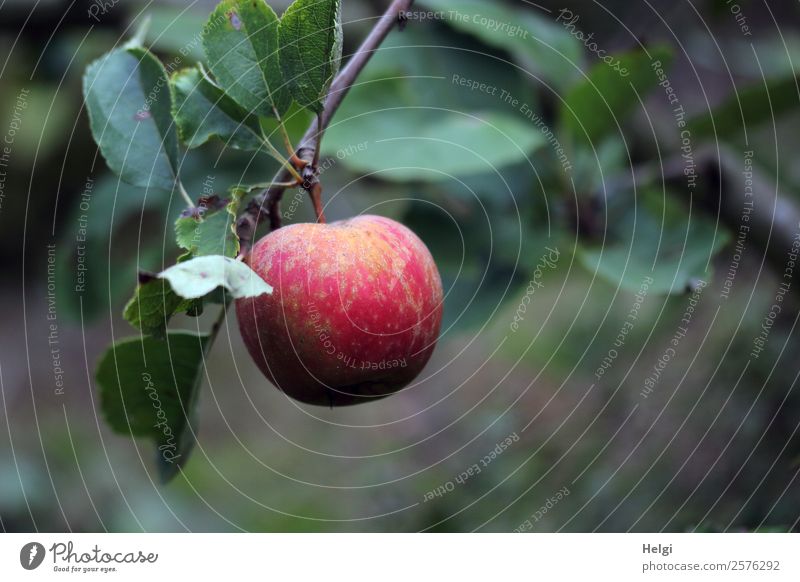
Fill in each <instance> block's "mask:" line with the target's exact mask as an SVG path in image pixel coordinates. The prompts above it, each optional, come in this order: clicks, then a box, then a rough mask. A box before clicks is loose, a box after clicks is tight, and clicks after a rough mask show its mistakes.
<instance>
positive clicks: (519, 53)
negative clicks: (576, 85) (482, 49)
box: [420, 0, 583, 87]
mask: <svg viewBox="0 0 800 582" xmlns="http://www.w3.org/2000/svg"><path fill="white" fill-rule="evenodd" d="M420 3H421V4H422V5H424V6H426V7H427V8H430V9H431V10H434V11H437V12H440V13H443V14H444V15H445V16H446V18H444V21H445V22H446V23H447V24H448V25H449V26H451V27H453V28H454V29H456V30H459V31H461V32H465V33H467V34H470V35H472V36H474V37H476V38H479V39H480V40H481V41H483V42H484V43H486V44H487V45H489V46H493V47H497V48H501V49H504V50H507V51H508V52H509V53H511V55H512V56H513V57H514V58H515V60H516V61H518V62H519V63H520V65H522V67H523V68H524V69H525V70H526V71H530V72H533V73H534V74H540V75H542V76H544V77H545V79H546V80H547V81H548V82H550V83H551V84H555V85H556V86H560V87H563V86H564V85H565V84H567V83H569V82H571V81H572V80H574V79H575V78H576V75H577V74H578V70H577V69H576V68H575V65H580V63H581V62H582V61H583V47H582V46H581V44H580V42H578V39H576V38H575V37H574V36H572V35H571V34H569V32H568V31H567V30H566V29H565V28H564V27H563V26H562V25H560V24H557V23H555V22H553V20H552V17H549V16H547V15H545V14H544V13H541V14H539V13H537V11H536V10H534V9H532V8H528V7H526V9H524V10H516V9H514V8H513V7H511V6H509V5H506V4H503V3H500V2H486V1H485V0H421V2H420Z"/></svg>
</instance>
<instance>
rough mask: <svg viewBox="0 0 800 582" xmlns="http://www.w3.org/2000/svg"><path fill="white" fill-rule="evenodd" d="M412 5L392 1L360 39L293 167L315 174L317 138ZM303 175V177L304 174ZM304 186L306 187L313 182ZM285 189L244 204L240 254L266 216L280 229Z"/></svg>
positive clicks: (285, 177)
mask: <svg viewBox="0 0 800 582" xmlns="http://www.w3.org/2000/svg"><path fill="white" fill-rule="evenodd" d="M413 4H414V0H393V1H392V3H391V4H390V5H389V8H387V9H386V12H384V14H383V16H381V18H380V20H378V22H377V23H376V24H375V27H374V28H373V29H372V30H371V31H370V33H369V35H367V38H365V39H364V42H363V43H361V46H360V47H359V48H358V50H357V51H356V52H355V54H353V56H352V57H351V58H350V60H349V61H348V62H347V65H345V67H344V68H343V69H342V70H341V71H340V72H339V74H338V75H337V76H336V78H335V79H334V80H333V83H332V84H331V89H330V91H329V93H328V98H327V99H326V101H325V107H324V109H323V111H322V114H321V115H319V116H317V117H316V118H315V119H314V121H313V122H312V123H311V125H310V126H309V128H308V130H306V133H305V135H304V136H303V138H302V139H301V140H300V146H299V147H298V148H297V150H296V157H297V160H295V159H292V161H293V162H297V163H295V166H298V167H302V166H303V165H312V167H311V168H310V169H311V170H312V171H313V172H315V173H316V170H317V168H316V166H315V165H314V161H315V160H319V153H318V150H319V146H318V141H319V136H320V135H321V134H322V132H324V131H325V128H326V127H327V126H328V125H329V124H330V122H331V119H333V116H334V114H335V113H336V111H337V110H338V109H339V106H340V105H341V104H342V101H343V100H344V98H345V96H346V95H347V93H348V91H349V90H350V88H351V87H352V86H353V84H354V83H355V82H356V79H357V78H358V76H359V74H361V71H363V70H364V67H365V66H366V64H367V63H368V62H369V60H370V58H371V57H372V55H373V54H374V53H375V51H377V50H378V48H379V47H380V45H381V43H383V41H384V40H385V39H386V37H387V36H388V35H389V33H390V32H391V31H392V29H393V28H394V27H395V26H396V25H397V24H398V23H399V22H401V15H402V14H403V13H405V12H407V11H409V10H410V9H411V6H412V5H413ZM304 169H305V168H304ZM303 173H304V174H305V173H306V172H303ZM291 177H292V176H291V175H290V173H289V171H288V170H287V169H286V168H281V169H280V170H279V171H278V173H277V174H276V175H275V177H274V178H273V179H272V181H271V182H272V183H273V184H279V183H282V182H290V181H291ZM307 185H308V186H309V188H310V187H312V186H313V183H309V184H307ZM285 190H286V188H283V187H278V186H275V187H272V188H269V189H267V190H265V191H264V192H262V193H261V194H259V195H258V196H256V197H255V198H253V200H252V201H251V202H250V204H249V205H248V207H247V210H246V212H245V215H243V216H242V217H241V218H240V219H239V223H237V233H238V234H239V240H240V242H241V248H242V254H243V255H246V254H247V253H249V250H250V246H251V245H252V237H253V236H254V234H255V228H256V227H257V226H258V224H260V223H261V222H262V221H263V220H264V219H265V218H266V217H267V216H269V221H270V228H271V230H275V229H277V228H280V226H281V217H280V201H281V198H282V197H283V193H284V192H285ZM238 224H241V226H242V229H241V230H239V228H238Z"/></svg>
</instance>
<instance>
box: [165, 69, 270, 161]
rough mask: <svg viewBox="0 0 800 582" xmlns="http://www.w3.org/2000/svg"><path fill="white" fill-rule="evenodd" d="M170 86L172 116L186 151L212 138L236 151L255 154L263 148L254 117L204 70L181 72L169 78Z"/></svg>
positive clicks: (185, 70) (259, 128) (262, 140)
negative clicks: (171, 91) (173, 102)
mask: <svg viewBox="0 0 800 582" xmlns="http://www.w3.org/2000/svg"><path fill="white" fill-rule="evenodd" d="M170 83H171V85H172V89H173V93H174V94H175V104H174V107H173V111H172V115H173V117H174V118H175V123H176V124H177V126H178V133H179V135H180V137H181V140H182V141H183V142H184V143H185V144H186V145H187V146H188V147H189V148H196V147H199V146H201V145H203V144H204V143H206V142H208V141H209V140H210V139H211V138H214V137H216V138H219V139H221V140H222V141H223V142H225V145H226V146H228V147H232V148H236V149H239V150H245V151H255V150H258V149H260V148H261V147H262V146H263V143H264V139H263V137H262V135H261V125H260V124H259V121H258V117H256V116H254V115H251V114H250V113H248V112H247V110H245V109H244V108H242V107H241V106H239V105H238V104H237V103H236V102H235V101H234V100H233V99H231V98H230V97H228V96H227V95H226V94H225V93H224V92H223V91H222V89H220V88H219V87H218V86H217V85H216V84H215V83H214V82H213V81H212V80H211V79H209V78H208V76H207V75H206V74H205V73H204V71H202V70H201V69H199V68H195V67H192V68H190V69H182V70H180V71H177V72H176V73H175V74H173V75H172V78H171V79H170Z"/></svg>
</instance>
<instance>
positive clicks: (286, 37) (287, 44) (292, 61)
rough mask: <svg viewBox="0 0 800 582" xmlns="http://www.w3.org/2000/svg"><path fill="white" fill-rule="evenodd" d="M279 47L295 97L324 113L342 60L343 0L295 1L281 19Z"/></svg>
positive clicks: (287, 79)
mask: <svg viewBox="0 0 800 582" xmlns="http://www.w3.org/2000/svg"><path fill="white" fill-rule="evenodd" d="M280 47H281V59H280V61H281V68H282V70H283V76H284V79H286V83H287V84H288V86H289V90H290V91H291V94H292V97H294V99H295V101H297V102H298V103H299V104H300V105H302V106H303V107H307V108H308V109H311V110H312V111H314V112H316V113H321V112H322V108H323V106H324V101H325V97H326V96H327V95H328V90H329V89H330V87H331V83H332V82H333V78H334V77H335V76H336V73H338V72H339V65H340V63H341V60H342V13H341V2H340V0H295V1H294V2H293V3H292V5H291V6H289V8H287V9H286V12H285V13H284V15H283V18H282V19H281V25H280Z"/></svg>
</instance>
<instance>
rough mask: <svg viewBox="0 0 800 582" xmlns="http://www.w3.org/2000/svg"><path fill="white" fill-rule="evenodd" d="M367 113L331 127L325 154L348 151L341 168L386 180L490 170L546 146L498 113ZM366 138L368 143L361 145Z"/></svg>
mask: <svg viewBox="0 0 800 582" xmlns="http://www.w3.org/2000/svg"><path fill="white" fill-rule="evenodd" d="M352 103H354V102H351V104H352ZM367 111H368V113H366V114H363V115H361V116H360V117H357V118H355V119H350V120H345V121H344V122H342V123H341V124H339V125H333V126H331V127H330V128H329V129H328V131H327V132H326V138H325V149H324V150H323V151H325V152H327V153H330V154H332V153H334V152H337V151H340V152H341V151H344V152H352V153H349V155H346V156H342V158H343V163H344V164H346V165H347V166H348V167H350V168H352V169H355V170H357V171H360V172H380V174H379V175H378V176H377V177H380V178H383V179H388V180H395V181H414V180H425V181H446V180H451V179H452V175H453V174H455V175H459V176H465V175H470V174H482V173H487V172H494V171H495V170H496V169H497V168H499V167H503V166H507V165H510V164H514V163H516V162H519V161H520V160H525V159H526V156H527V155H528V154H530V153H531V152H533V151H534V150H536V149H537V148H539V147H541V146H542V145H544V143H545V138H544V134H542V132H541V131H539V130H537V128H536V127H535V126H534V125H533V123H531V122H527V121H526V120H525V119H520V118H519V117H518V116H514V115H509V114H504V113H499V112H486V113H475V114H472V115H470V114H461V113H450V114H443V113H441V112H435V114H432V112H431V111H429V110H426V109H424V108H419V109H416V108H411V109H401V110H393V111H388V112H387V111H381V110H380V109H378V110H375V111H374V112H373V109H372V108H370V109H368V110H367ZM364 136H369V137H370V138H372V139H370V140H369V141H366V142H365V141H364V139H363V137H364ZM358 144H363V145H362V146H358Z"/></svg>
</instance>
